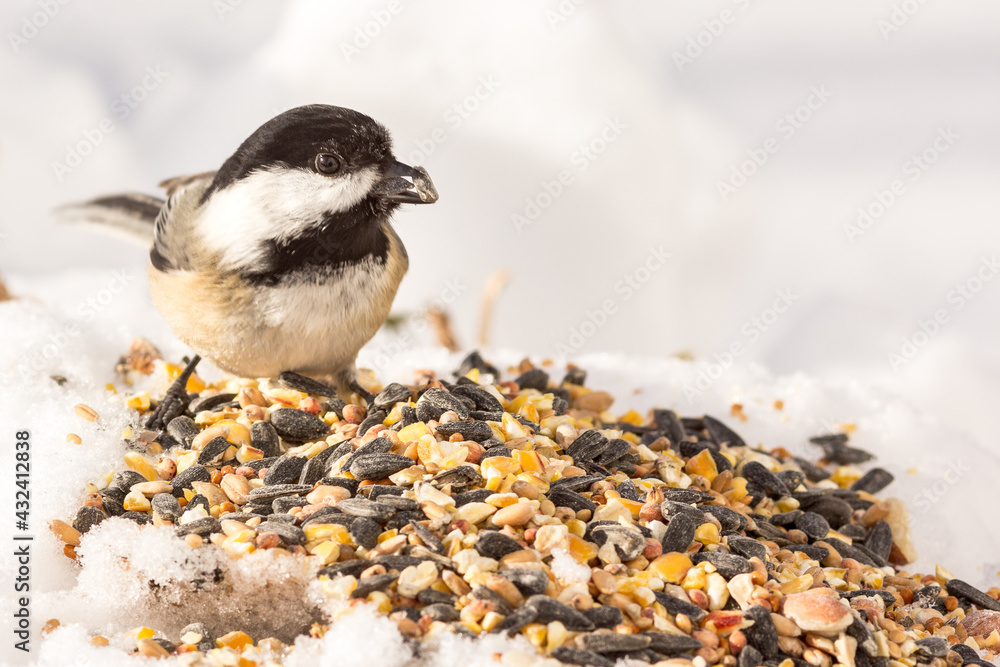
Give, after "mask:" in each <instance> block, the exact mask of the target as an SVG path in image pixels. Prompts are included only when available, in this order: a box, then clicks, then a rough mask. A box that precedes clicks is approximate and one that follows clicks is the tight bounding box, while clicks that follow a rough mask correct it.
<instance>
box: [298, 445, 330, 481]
mask: <svg viewBox="0 0 1000 667" xmlns="http://www.w3.org/2000/svg"><path fill="white" fill-rule="evenodd" d="M331 450H332V448H329V449H325V450H323V452H321V453H320V454H317V455H316V456H314V457H312V458H311V459H309V460H308V461H306V464H305V465H304V466H302V472H301V473H299V484H308V485H310V486H312V485H313V484H315V483H316V482H318V481H319V480H321V479H323V471H324V469H325V468H326V457H324V456H322V454H323V453H324V452H330V451H331Z"/></svg>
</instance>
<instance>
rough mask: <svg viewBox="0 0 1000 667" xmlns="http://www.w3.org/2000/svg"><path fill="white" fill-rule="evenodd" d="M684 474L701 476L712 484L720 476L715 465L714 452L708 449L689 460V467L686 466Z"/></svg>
mask: <svg viewBox="0 0 1000 667" xmlns="http://www.w3.org/2000/svg"><path fill="white" fill-rule="evenodd" d="M684 472H686V473H687V474H689V475H701V476H702V477H704V478H705V479H707V480H708V481H710V482H711V481H712V480H713V479H715V477H716V475H718V474H719V468H718V467H717V466H716V465H715V459H714V458H712V452H711V451H710V450H708V449H703V450H701V451H700V452H698V454H697V455H695V456H692V457H691V459H690V460H688V463H687V465H686V466H684Z"/></svg>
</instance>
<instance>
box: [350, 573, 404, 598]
mask: <svg viewBox="0 0 1000 667" xmlns="http://www.w3.org/2000/svg"><path fill="white" fill-rule="evenodd" d="M397 579H399V575H398V574H391V573H386V574H373V575H371V576H370V577H365V578H363V579H358V586H357V588H355V589H354V591H353V592H352V593H351V597H352V598H366V597H368V594H369V593H374V592H375V591H381V590H384V589H386V588H388V587H389V586H390V585H392V584H393V583H395V581H396V580H397Z"/></svg>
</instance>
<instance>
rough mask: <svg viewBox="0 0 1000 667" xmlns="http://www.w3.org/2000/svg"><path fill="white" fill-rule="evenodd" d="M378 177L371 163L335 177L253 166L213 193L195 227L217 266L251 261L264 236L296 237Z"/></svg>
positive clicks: (352, 201) (360, 195) (357, 197)
mask: <svg viewBox="0 0 1000 667" xmlns="http://www.w3.org/2000/svg"><path fill="white" fill-rule="evenodd" d="M377 181H378V174H377V172H376V170H375V168H374V167H372V168H368V169H364V170H361V171H357V172H354V173H351V174H349V175H346V176H342V177H340V178H330V177H327V176H322V175H320V174H317V173H314V172H310V171H305V170H302V169H267V170H260V171H256V172H253V173H252V174H250V175H249V176H247V177H246V178H244V179H242V180H240V181H238V182H236V183H234V184H233V185H231V186H230V187H228V188H226V189H225V190H221V191H219V192H216V193H214V194H213V195H212V197H211V200H210V201H209V203H208V204H207V205H206V207H205V209H204V211H203V212H202V213H201V215H200V216H199V217H198V220H197V223H196V224H197V232H198V234H199V235H200V236H201V238H202V241H203V243H204V244H205V247H206V249H207V250H208V251H209V252H211V253H213V254H215V255H217V256H218V257H220V258H221V261H220V263H221V267H220V268H225V269H240V268H247V267H252V266H254V265H255V264H259V263H260V262H261V261H262V259H263V252H264V250H263V248H264V246H265V244H266V243H267V242H269V241H281V240H285V239H291V238H295V237H296V236H299V235H302V234H304V233H305V232H306V231H308V229H309V228H310V227H312V226H314V225H316V224H317V223H318V222H319V221H320V220H321V219H322V217H323V216H324V215H325V214H327V213H337V212H340V211H344V210H347V209H349V208H351V207H352V206H355V205H356V204H358V203H359V202H360V201H361V200H362V199H364V198H365V197H366V196H367V195H368V192H369V191H370V190H371V188H372V186H373V185H374V184H375V183H376V182H377Z"/></svg>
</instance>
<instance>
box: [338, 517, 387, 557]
mask: <svg viewBox="0 0 1000 667" xmlns="http://www.w3.org/2000/svg"><path fill="white" fill-rule="evenodd" d="M347 531H348V532H349V533H350V534H351V539H353V540H354V542H355V543H356V544H357V545H359V546H362V547H364V548H365V549H374V548H375V547H376V546H378V536H379V535H381V534H382V528H381V527H379V525H378V524H377V523H375V522H374V521H373V520H371V519H369V518H368V517H364V516H359V517H357V518H356V519H355V520H354V521H352V522H351V525H350V526H349V527H348V529H347Z"/></svg>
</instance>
